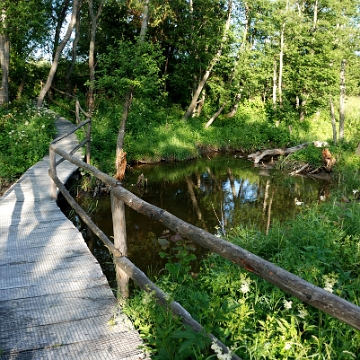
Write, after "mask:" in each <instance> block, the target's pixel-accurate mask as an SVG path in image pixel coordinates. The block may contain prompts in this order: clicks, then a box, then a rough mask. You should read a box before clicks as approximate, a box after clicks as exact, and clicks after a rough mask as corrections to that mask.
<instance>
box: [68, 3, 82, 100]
mask: <svg viewBox="0 0 360 360" xmlns="http://www.w3.org/2000/svg"><path fill="white" fill-rule="evenodd" d="M82 1H83V0H80V4H79V8H81V5H82ZM79 40H80V11H78V13H77V16H76V24H75V39H74V41H73V44H72V52H71V64H70V66H69V69H68V71H67V73H66V76H65V82H66V84H68V93H69V94H70V93H71V82H70V77H71V74H72V72H73V70H74V67H75V64H76V55H77V52H76V48H77V44H78V43H79Z"/></svg>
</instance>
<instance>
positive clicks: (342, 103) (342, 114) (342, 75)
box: [339, 59, 346, 141]
mask: <svg viewBox="0 0 360 360" xmlns="http://www.w3.org/2000/svg"><path fill="white" fill-rule="evenodd" d="M345 65H346V60H345V59H343V60H342V61H341V71H340V109H339V115H340V118H339V140H340V141H341V140H344V125H345Z"/></svg>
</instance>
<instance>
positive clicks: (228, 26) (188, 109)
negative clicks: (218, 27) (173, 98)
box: [183, 0, 232, 120]
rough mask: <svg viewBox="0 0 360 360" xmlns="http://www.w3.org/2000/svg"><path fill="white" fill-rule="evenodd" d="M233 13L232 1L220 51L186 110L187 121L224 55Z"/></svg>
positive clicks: (184, 118) (229, 2)
mask: <svg viewBox="0 0 360 360" xmlns="http://www.w3.org/2000/svg"><path fill="white" fill-rule="evenodd" d="M231 11H232V0H229V1H228V17H227V20H226V23H225V27H224V33H223V36H222V39H221V44H220V46H219V49H218V51H217V53H216V54H215V56H214V57H213V59H212V60H211V62H210V64H209V67H208V69H207V70H206V71H205V73H204V75H203V77H202V79H201V80H200V82H199V84H198V86H197V88H196V90H195V93H194V95H193V97H192V99H191V102H190V105H189V107H188V108H187V110H186V112H185V114H184V116H183V120H187V119H188V118H189V117H190V116H192V114H193V112H194V109H195V107H196V104H197V102H198V99H199V96H200V93H201V91H202V89H203V88H204V86H205V84H206V81H207V80H208V78H209V76H210V74H211V71H212V69H213V68H214V66H215V65H216V63H217V62H218V61H219V59H220V56H221V53H222V48H223V46H224V44H225V41H226V39H227V35H228V31H229V28H230V22H231Z"/></svg>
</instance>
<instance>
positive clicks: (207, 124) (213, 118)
mask: <svg viewBox="0 0 360 360" xmlns="http://www.w3.org/2000/svg"><path fill="white" fill-rule="evenodd" d="M225 106H226V102H225V103H223V104H222V105H221V106H220V109H219V110H218V111H217V112H216V113H215V114H214V115H213V116H212V117H211V118H210V119H209V121H208V122H207V123H206V125H205V129H207V128H208V127H209V126H210V125H211V124H212V123H213V122H214V121H215V120H216V119H217V117H218V116H219V115H220V114H221V113H222V111H223V110H224V108H225Z"/></svg>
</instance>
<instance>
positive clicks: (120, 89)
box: [98, 40, 164, 100]
mask: <svg viewBox="0 0 360 360" xmlns="http://www.w3.org/2000/svg"><path fill="white" fill-rule="evenodd" d="M162 61H163V57H162V55H161V50H160V49H159V47H158V46H157V45H156V44H151V43H148V42H143V43H142V42H140V41H137V42H135V43H133V42H131V41H126V40H118V41H115V43H114V44H113V45H112V46H111V47H109V48H108V51H107V53H106V54H103V55H101V56H100V59H99V63H100V66H101V71H99V72H98V76H99V80H98V87H99V88H100V89H102V90H106V92H107V93H108V94H109V95H111V96H119V95H120V96H123V95H124V94H125V92H126V91H127V90H128V88H129V87H133V88H134V93H135V94H136V96H137V97H145V98H147V99H148V100H150V99H153V100H154V99H156V98H158V97H159V96H161V94H160V92H159V89H160V87H161V85H163V81H164V79H163V78H162V77H159V73H160V67H161V63H162Z"/></svg>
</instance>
